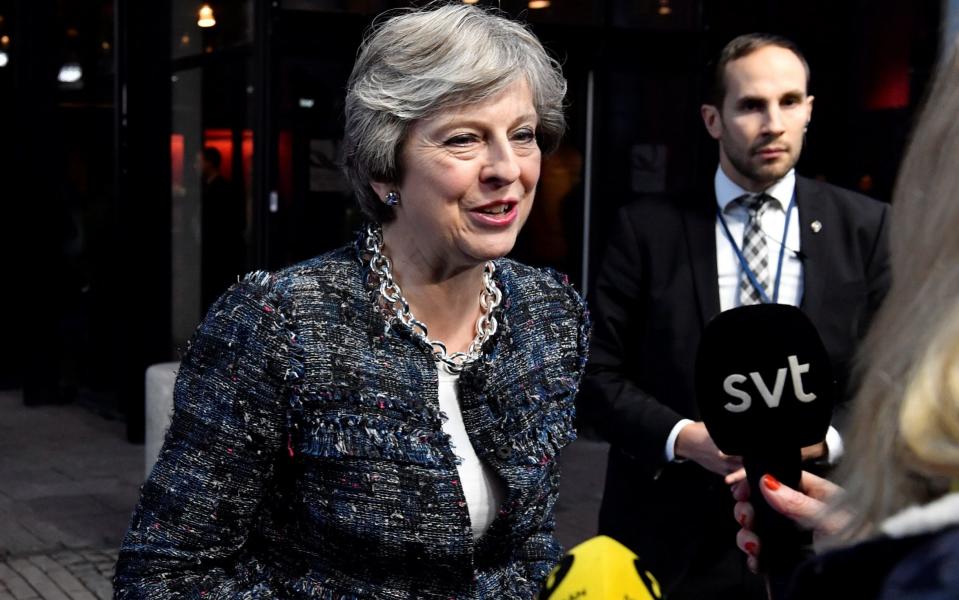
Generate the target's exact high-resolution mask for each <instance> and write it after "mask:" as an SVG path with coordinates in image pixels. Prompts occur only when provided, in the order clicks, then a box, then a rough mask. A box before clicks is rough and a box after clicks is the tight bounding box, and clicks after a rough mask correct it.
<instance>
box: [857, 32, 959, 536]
mask: <svg viewBox="0 0 959 600" xmlns="http://www.w3.org/2000/svg"><path fill="white" fill-rule="evenodd" d="M956 50H957V49H956V48H955V47H954V48H953V49H952V52H951V54H950V56H949V57H948V59H947V60H944V61H943V62H942V63H941V64H940V67H939V71H938V74H937V77H936V79H935V82H934V83H933V85H932V88H931V91H930V92H929V94H928V97H927V99H926V102H925V106H924V108H923V111H922V115H921V117H920V119H919V122H918V125H917V126H916V129H915V131H914V132H913V138H912V141H911V142H910V144H909V149H908V151H907V153H906V156H905V159H904V160H903V163H902V167H901V170H900V173H899V177H898V180H897V182H896V188H895V190H894V193H893V206H892V216H891V228H890V240H889V242H890V256H891V268H892V285H891V288H890V290H889V294H888V295H887V296H886V300H885V302H884V303H883V306H882V308H881V309H880V311H879V313H878V314H877V316H876V319H875V322H874V324H873V326H872V328H871V330H870V331H869V334H868V335H867V337H866V340H865V342H864V344H863V352H862V354H861V355H860V363H861V364H862V365H864V366H865V372H864V375H863V378H862V383H861V386H860V389H859V392H858V394H857V395H856V399H855V401H854V403H853V409H852V411H853V413H852V418H851V423H852V428H851V431H850V434H849V436H848V448H849V450H848V458H847V460H846V461H845V463H844V464H843V466H842V467H841V469H840V472H839V479H840V480H841V482H842V485H843V487H845V489H846V492H847V493H846V494H845V495H844V499H843V502H842V504H843V506H844V507H845V508H849V509H851V512H852V514H854V515H855V518H854V519H853V521H852V522H851V523H850V525H849V527H848V528H847V529H846V530H845V531H844V532H842V534H841V535H840V537H841V539H850V538H856V537H861V536H863V535H865V534H868V533H870V532H871V531H873V528H874V527H875V526H876V525H877V524H878V523H879V522H880V521H882V520H883V519H885V518H887V517H889V516H891V515H892V514H894V513H895V512H897V511H899V510H901V509H902V508H904V507H906V506H908V505H910V504H916V503H924V502H928V501H930V500H932V499H934V498H935V497H937V496H939V495H941V494H943V493H944V492H945V491H946V490H947V489H948V480H949V479H952V478H959V387H957V375H956V369H957V364H959V363H956V362H955V359H956V358H957V357H959V302H957V301H959V236H957V235H956V234H955V232H956V230H957V229H959V199H957V198H956V193H957V190H959V168H957V166H956V164H957V161H959V57H957V52H956Z"/></svg>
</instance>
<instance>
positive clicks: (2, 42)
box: [0, 35, 10, 48]
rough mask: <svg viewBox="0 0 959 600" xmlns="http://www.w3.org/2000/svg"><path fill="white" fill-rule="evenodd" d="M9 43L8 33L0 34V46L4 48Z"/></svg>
mask: <svg viewBox="0 0 959 600" xmlns="http://www.w3.org/2000/svg"><path fill="white" fill-rule="evenodd" d="M9 45H10V36H9V35H0V48H6V47H7V46H9Z"/></svg>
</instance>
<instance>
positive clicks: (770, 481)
mask: <svg viewBox="0 0 959 600" xmlns="http://www.w3.org/2000/svg"><path fill="white" fill-rule="evenodd" d="M762 479H763V485H764V486H766V488H767V489H770V490H772V491H774V492H775V491H776V490H778V489H779V488H780V486H781V485H782V484H781V483H779V481H778V480H777V479H776V478H775V477H773V476H772V475H770V474H768V473H767V474H765V475H763V477H762Z"/></svg>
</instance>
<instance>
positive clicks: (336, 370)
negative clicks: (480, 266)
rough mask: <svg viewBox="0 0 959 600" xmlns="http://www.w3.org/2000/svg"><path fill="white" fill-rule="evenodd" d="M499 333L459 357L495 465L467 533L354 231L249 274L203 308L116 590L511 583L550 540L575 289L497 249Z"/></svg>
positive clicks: (458, 591) (418, 346)
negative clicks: (479, 517) (316, 251)
mask: <svg viewBox="0 0 959 600" xmlns="http://www.w3.org/2000/svg"><path fill="white" fill-rule="evenodd" d="M496 266H497V270H496V278H497V283H498V284H499V286H500V289H501V290H502V291H503V302H502V304H501V305H500V306H499V307H498V308H497V311H498V314H497V319H498V320H499V323H500V327H499V330H498V332H497V333H496V334H495V335H494V336H493V337H492V338H491V339H490V340H489V341H488V342H487V345H486V346H485V348H484V351H485V355H484V358H483V360H481V361H477V362H476V363H474V364H473V365H471V366H469V367H468V368H466V369H465V370H464V371H463V372H462V374H461V375H460V380H459V388H458V389H459V395H460V402H461V405H462V412H463V421H464V423H465V424H466V428H467V430H468V431H469V434H470V438H471V441H472V443H473V446H474V447H475V449H476V453H477V454H478V455H479V457H480V458H481V459H482V460H484V461H485V462H486V463H487V464H489V465H490V466H491V467H492V468H493V470H494V471H495V472H496V473H497V474H498V476H499V477H500V478H501V479H502V481H503V482H504V484H505V488H506V490H507V491H506V495H505V500H504V502H503V504H502V505H501V507H500V511H499V515H498V516H497V518H496V519H495V520H494V522H493V523H492V525H491V526H490V527H489V529H488V531H487V533H486V534H485V535H483V537H481V538H480V539H479V540H477V541H475V542H474V540H473V537H472V534H471V528H470V519H469V513H468V511H467V507H466V502H465V499H464V496H463V490H462V486H461V485H460V482H459V480H458V474H457V470H456V463H457V458H456V456H455V455H454V452H453V449H452V448H451V447H450V443H449V439H448V436H447V435H446V434H444V433H443V431H442V429H441V423H442V422H443V420H444V418H445V416H444V415H443V414H442V413H441V412H440V410H439V403H438V399H437V374H436V367H435V365H434V362H433V358H432V356H431V354H430V351H429V348H428V347H426V346H425V344H422V343H420V342H417V341H416V340H414V339H413V338H412V337H411V336H410V335H409V332H408V331H407V330H405V328H404V327H403V326H401V325H395V326H391V325H388V324H387V321H386V320H385V318H384V316H383V314H382V312H381V310H380V309H379V308H378V307H377V305H376V304H375V302H374V299H375V291H374V290H373V288H372V286H371V285H370V284H369V281H368V279H369V278H368V270H367V267H366V266H365V265H363V264H362V263H361V262H360V260H359V255H358V249H357V248H354V247H347V248H344V249H341V250H339V251H336V252H333V253H330V254H327V255H325V256H321V257H318V258H315V259H313V260H310V261H307V262H305V263H302V264H299V265H296V266H294V267H291V268H289V269H287V270H284V271H282V272H279V273H277V274H273V275H271V274H267V273H254V274H251V275H249V276H247V277H246V279H245V280H244V281H242V282H240V283H238V284H236V285H234V286H233V287H232V288H231V289H230V290H229V291H228V292H227V293H226V294H225V295H224V296H223V297H222V298H220V300H219V301H218V302H217V303H216V304H215V305H214V306H213V307H212V308H211V310H210V312H209V314H208V315H207V317H206V320H205V321H204V322H203V324H202V325H201V326H200V327H199V329H198V330H197V332H196V333H195V335H194V337H193V339H192V341H191V344H190V347H189V350H188V352H187V354H186V356H185V358H184V360H183V363H182V366H181V369H180V373H179V376H178V377H177V382H176V391H175V404H176V409H175V412H174V415H173V421H172V424H171V427H170V430H169V433H168V434H167V438H166V441H165V444H164V446H163V449H162V450H161V452H160V457H159V460H158V462H157V464H156V466H155V467H154V469H153V472H152V473H151V475H150V477H149V479H148V480H147V482H146V483H145V484H144V486H143V488H142V496H141V499H140V502H139V505H138V506H137V508H136V511H135V512H134V514H133V517H132V520H131V524H130V529H129V531H128V532H127V535H126V538H125V539H124V541H123V545H122V547H121V550H120V557H119V562H118V564H117V569H116V576H115V581H114V583H115V597H116V598H124V599H125V598H184V597H189V598H198V597H203V598H324V599H331V600H332V599H334V598H335V599H338V600H339V599H349V598H395V599H400V598H524V599H528V598H531V597H533V596H534V595H535V592H536V590H537V588H538V586H539V584H540V582H541V581H542V579H543V578H544V577H545V576H546V574H547V573H548V571H549V569H550V568H551V567H552V566H553V565H554V564H555V562H556V561H557V560H558V559H559V557H560V553H561V551H560V548H559V545H558V544H557V542H556V540H555V538H554V535H553V529H554V522H553V507H554V504H555V502H556V495H557V487H558V484H559V469H558V465H557V462H556V459H557V454H558V452H559V451H560V449H561V448H562V447H563V446H565V445H566V444H568V443H569V442H570V441H572V440H573V439H574V437H575V433H574V430H573V411H574V408H573V396H574V395H575V393H576V391H577V388H578V385H579V380H580V375H581V373H582V370H583V366H584V363H585V359H586V351H587V343H588V333H589V325H588V317H587V314H586V309H585V305H584V304H583V302H582V300H581V299H580V297H579V296H578V295H577V294H576V292H575V291H574V290H573V288H572V287H571V286H570V285H569V284H568V283H567V282H566V280H565V279H564V278H562V277H561V276H559V275H557V274H556V273H554V272H551V271H543V270H539V269H534V268H531V267H526V266H523V265H520V264H518V263H515V262H513V261H510V260H506V259H502V260H499V261H497V263H496Z"/></svg>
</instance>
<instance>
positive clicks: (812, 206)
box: [796, 177, 832, 316]
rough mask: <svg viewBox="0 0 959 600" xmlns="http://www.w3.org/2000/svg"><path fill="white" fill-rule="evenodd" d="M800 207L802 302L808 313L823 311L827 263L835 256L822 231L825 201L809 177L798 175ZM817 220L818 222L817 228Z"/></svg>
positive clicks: (797, 195) (824, 223)
mask: <svg viewBox="0 0 959 600" xmlns="http://www.w3.org/2000/svg"><path fill="white" fill-rule="evenodd" d="M796 207H797V209H798V210H799V246H800V250H801V251H802V253H803V256H804V258H803V297H802V302H801V303H800V306H801V307H802V309H803V311H805V312H806V314H807V315H810V316H814V315H818V314H819V309H820V308H821V306H822V299H823V293H824V292H825V285H826V279H827V277H826V275H827V274H826V273H825V272H824V270H825V267H826V266H827V265H828V264H829V261H830V260H832V259H831V258H830V256H829V249H828V248H827V244H826V243H825V241H826V236H824V235H823V234H820V233H818V230H819V229H821V228H823V227H828V226H829V225H830V223H828V220H829V219H828V215H826V214H825V212H826V211H825V207H824V201H823V199H822V198H820V197H819V195H817V194H816V193H815V191H814V190H813V189H812V185H811V183H810V181H809V180H808V179H805V178H803V177H796ZM813 223H818V225H817V226H816V228H815V229H814V227H813Z"/></svg>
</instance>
